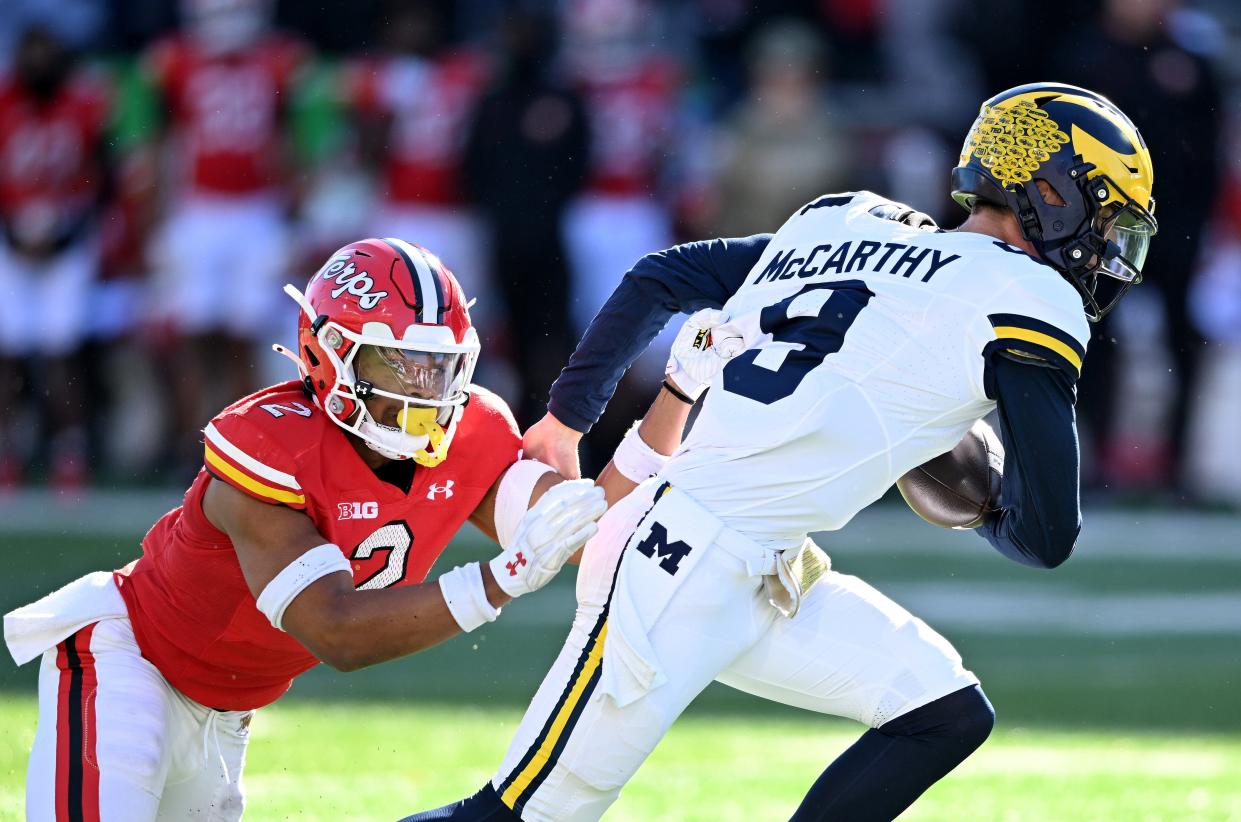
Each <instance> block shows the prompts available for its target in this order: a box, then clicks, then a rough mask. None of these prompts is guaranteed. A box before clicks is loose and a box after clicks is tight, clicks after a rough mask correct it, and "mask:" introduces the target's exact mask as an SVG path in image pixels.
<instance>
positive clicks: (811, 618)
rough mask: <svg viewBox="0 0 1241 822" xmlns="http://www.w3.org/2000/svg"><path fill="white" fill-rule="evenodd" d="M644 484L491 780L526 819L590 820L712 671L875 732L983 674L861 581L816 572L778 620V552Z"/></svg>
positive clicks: (587, 583) (625, 503)
mask: <svg viewBox="0 0 1241 822" xmlns="http://www.w3.org/2000/svg"><path fill="white" fill-rule="evenodd" d="M660 482H662V481H660ZM655 483H656V481H655V480H651V481H648V482H647V483H644V484H643V485H641V486H639V487H638V489H637V490H635V491H634V492H633V493H632V494H630V495H629V496H628V497H627V498H625V499H624V500H622V501H621V502H620V503H618V504H617V505H616V506H614V507H613V508H612V510H611V511H609V512H608V513H607V514H606V515H605V516H604V518H603V519H602V520H600V531H599V534H598V535H597V536H596V537H595V539H594V540H592V541H591V542H590V543H588V545H587V548H586V552H585V555H584V557H583V561H582V567H581V569H580V570H579V572H578V588H577V594H578V609H577V616H576V618H575V620H574V623H573V627H572V628H571V630H570V633H569V637H568V639H567V640H566V642H565V645H564V648H563V649H562V650H561V652H560V656H559V657H558V658H557V659H556V662H555V663H554V664H553V666H552V668H551V670H550V671H549V673H548V674H547V677H546V678H545V679H544V680H543V684H542V685H541V686H540V688H539V690H538V693H537V694H536V695H535V697H534V700H533V701H532V702H531V704H530V707H529V708H528V709H527V711H526V715H525V717H524V718H523V720H522V722H521V725H520V726H519V727H518V730H517V734H516V736H515V738H514V740H513V742H512V745H511V746H510V748H509V750H508V754H507V755H506V756H505V759H504V763H503V765H502V766H501V768H500V771H499V773H498V774H497V775H496V776H495V778H494V779H493V780H492V785H493V786H494V787H495V789H496V791H497V793H498V794H499V795H500V798H501V800H502V801H503V802H504V803H505V804H506V805H507V806H508V807H510V808H512V809H513V810H515V811H516V812H517V813H518V814H519V815H520V816H521V818H522V819H524V820H555V822H579V821H580V820H594V819H598V818H599V817H600V816H602V815H603V813H604V812H605V811H606V810H607V809H608V807H609V806H610V805H611V804H612V803H613V802H614V801H615V800H616V798H617V796H619V795H620V790H621V788H622V787H623V786H624V784H625V783H626V782H627V781H628V780H629V779H630V777H632V776H633V774H634V773H635V772H636V771H637V769H638V767H639V766H640V765H641V764H642V762H643V761H644V760H645V759H646V757H647V756H648V755H649V754H650V753H651V751H652V750H654V748H655V745H656V744H658V742H659V740H660V739H661V738H662V737H663V735H664V734H665V733H666V732H667V730H668V728H669V727H670V726H671V725H672V723H673V721H674V720H675V719H676V718H677V716H679V715H680V713H681V712H682V711H683V710H684V709H685V708H686V706H688V705H689V703H690V702H691V701H693V699H694V697H696V696H697V695H698V694H699V693H700V692H701V691H702V689H703V688H705V687H706V686H707V685H708V684H709V683H710V682H711V681H712V680H713V679H718V680H719V681H721V682H724V683H726V684H728V685H731V686H732V687H734V688H738V689H740V690H743V691H747V692H749V693H752V694H755V695H756V696H760V697H763V698H765V699H771V700H774V701H777V702H782V703H785V704H787V705H796V706H798V707H801V708H806V709H808V710H812V711H816V712H819V713H824V714H832V715H835V716H843V717H848V718H850V719H855V720H857V721H858V722H861V723H863V724H865V725H868V726H871V727H878V726H879V725H882V724H883V723H885V722H887V721H888V720H890V719H892V718H894V717H897V716H900V715H902V714H904V713H906V712H908V711H911V710H913V709H915V708H918V707H921V706H922V705H925V704H927V703H928V702H931V701H933V700H935V699H938V698H940V697H942V696H945V695H947V694H949V693H952V692H953V691H957V690H960V689H961V688H965V687H968V686H970V685H973V684H976V683H977V682H978V679H977V678H976V677H975V676H974V675H973V674H972V673H971V672H969V671H968V670H966V669H965V668H964V667H963V665H962V662H961V657H960V655H959V654H958V653H957V652H956V651H955V650H954V649H953V648H952V646H951V645H949V644H948V642H947V641H946V640H945V639H944V638H943V637H941V636H940V635H939V634H937V633H935V632H934V631H933V630H931V629H930V628H929V627H927V625H926V624H925V623H924V622H922V620H920V619H917V618H916V617H914V616H912V615H910V613H909V612H908V611H906V610H905V609H904V608H902V607H900V606H899V605H897V604H896V603H894V602H892V601H891V600H889V599H888V598H887V597H885V596H883V595H882V594H880V593H879V592H878V591H876V590H875V589H874V588H871V587H870V586H869V585H867V584H866V583H864V582H862V581H861V580H860V579H857V578H856V577H852V576H847V575H845V574H839V573H836V572H834V571H829V572H827V573H826V574H825V575H824V576H823V577H822V578H820V580H819V581H818V582H817V583H816V584H815V585H814V586H813V587H812V588H810V590H809V591H808V592H807V593H806V595H805V597H804V598H803V599H802V602H801V607H800V609H799V610H798V611H797V612H796V614H795V615H794V616H793V617H792V618H787V617H784V616H783V615H782V614H781V613H780V612H778V611H777V610H776V609H775V608H774V607H773V606H772V605H771V604H770V603H769V601H768V596H767V594H766V593H765V590H764V585H763V575H764V574H766V573H770V569H771V567H772V566H771V563H770V561H769V560H770V558H771V555H773V554H774V552H772V551H768V550H766V549H764V548H763V547H762V546H759V545H758V544H756V543H754V542H753V541H751V540H748V539H747V538H745V537H742V536H740V535H739V534H737V533H736V532H734V531H730V530H728V529H727V528H724V527H723V525H722V524H721V523H720V522H719V520H718V519H716V518H714V517H713V516H712V515H711V514H710V513H709V512H707V511H706V510H705V509H702V508H701V507H700V506H698V505H697V504H696V503H694V502H693V500H691V499H689V498H688V496H687V495H685V494H683V493H681V492H678V491H676V489H675V488H673V489H671V490H669V491H668V492H667V493H664V494H663V495H662V496H660V497H659V499H658V500H657V501H656V502H655V505H654V507H652V500H653V498H654V497H655V495H656V489H657V488H658V487H660V486H659V485H656V484H655ZM635 529H636V530H635ZM630 534H632V538H631V537H630Z"/></svg>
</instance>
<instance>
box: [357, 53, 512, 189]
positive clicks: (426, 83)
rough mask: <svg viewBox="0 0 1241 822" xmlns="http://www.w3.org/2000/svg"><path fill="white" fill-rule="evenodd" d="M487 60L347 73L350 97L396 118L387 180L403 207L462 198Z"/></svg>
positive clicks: (397, 64) (399, 63)
mask: <svg viewBox="0 0 1241 822" xmlns="http://www.w3.org/2000/svg"><path fill="white" fill-rule="evenodd" d="M486 76H487V75H486V71H485V69H484V64H483V61H482V59H481V58H480V57H478V56H477V55H475V54H472V53H470V52H467V51H458V52H452V53H449V54H447V55H445V56H442V57H438V58H436V59H435V60H418V59H414V58H400V57H392V58H386V59H363V60H359V61H358V62H357V63H355V64H353V65H352V66H350V67H349V68H348V69H347V70H346V72H345V81H344V85H345V96H346V97H347V99H348V100H349V101H350V103H351V104H352V105H353V106H354V107H355V108H357V109H358V110H359V111H361V112H363V113H364V114H371V115H378V116H384V117H390V118H391V121H392V126H391V128H392V131H391V134H390V136H389V139H388V153H387V160H386V164H385V167H384V183H385V189H386V193H387V197H388V199H389V200H391V201H392V202H396V203H428V204H440V205H454V204H457V203H460V202H461V201H462V195H461V183H460V173H461V161H462V152H463V150H464V148H465V140H466V136H467V135H466V131H467V129H468V128H469V116H470V112H471V111H473V108H474V104H475V102H477V100H478V97H479V95H480V94H481V93H482V91H483V86H484V82H485V81H486Z"/></svg>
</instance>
